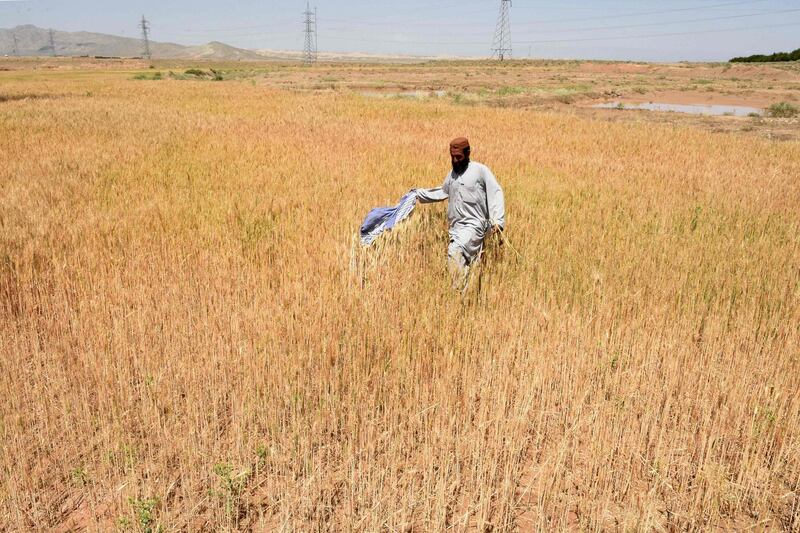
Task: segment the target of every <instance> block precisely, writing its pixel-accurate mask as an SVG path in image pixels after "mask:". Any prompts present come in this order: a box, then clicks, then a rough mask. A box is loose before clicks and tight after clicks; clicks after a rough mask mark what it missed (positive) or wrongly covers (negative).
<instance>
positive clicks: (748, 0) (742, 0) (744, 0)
mask: <svg viewBox="0 0 800 533" xmlns="http://www.w3.org/2000/svg"><path fill="white" fill-rule="evenodd" d="M769 1H770V0H738V1H736V2H725V3H722V4H712V5H701V6H694V7H679V8H673V9H662V10H659V11H634V12H632V13H617V14H613V15H597V16H594V17H580V18H568V19H567V18H565V19H550V20H539V21H536V22H522V23H518V24H517V26H535V25H539V24H552V23H558V22H585V21H588V20H606V19H619V18H631V17H643V16H646V15H665V14H667V13H682V12H686V11H704V10H706V9H716V8H719V7H732V6H741V5H745V4H763V3H764V2H769Z"/></svg>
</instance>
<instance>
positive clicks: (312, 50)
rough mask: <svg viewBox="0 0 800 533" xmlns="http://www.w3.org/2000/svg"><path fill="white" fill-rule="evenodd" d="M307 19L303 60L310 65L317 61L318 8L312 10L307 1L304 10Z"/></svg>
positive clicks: (304, 22)
mask: <svg viewBox="0 0 800 533" xmlns="http://www.w3.org/2000/svg"><path fill="white" fill-rule="evenodd" d="M303 15H305V17H306V18H305V20H304V21H303V25H304V26H305V29H304V30H303V33H305V46H304V47H303V62H304V63H305V64H306V65H310V64H312V63H315V62H316V61H317V8H316V7H315V8H314V11H311V6H309V5H308V2H306V10H305V11H304V12H303Z"/></svg>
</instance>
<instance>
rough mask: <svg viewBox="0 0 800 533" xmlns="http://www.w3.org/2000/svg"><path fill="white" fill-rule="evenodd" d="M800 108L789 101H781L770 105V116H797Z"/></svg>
mask: <svg viewBox="0 0 800 533" xmlns="http://www.w3.org/2000/svg"><path fill="white" fill-rule="evenodd" d="M798 113H800V109H798V108H797V106H793V105H792V104H790V103H789V102H779V103H777V104H772V105H771V106H769V116H771V117H777V118H791V117H795V116H797V114H798Z"/></svg>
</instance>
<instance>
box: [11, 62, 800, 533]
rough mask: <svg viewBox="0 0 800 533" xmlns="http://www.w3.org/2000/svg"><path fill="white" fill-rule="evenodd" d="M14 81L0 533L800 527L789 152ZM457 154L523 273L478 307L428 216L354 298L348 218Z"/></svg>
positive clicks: (182, 86)
mask: <svg viewBox="0 0 800 533" xmlns="http://www.w3.org/2000/svg"><path fill="white" fill-rule="evenodd" d="M2 90H3V91H4V93H7V95H11V96H12V97H11V98H8V99H7V100H6V101H4V102H2V103H0V156H1V157H2V162H3V163H2V165H0V187H2V194H0V227H1V231H0V345H2V347H3V355H2V357H0V415H2V418H0V437H2V445H1V446H2V447H1V448H0V465H1V467H2V472H3V476H2V479H0V528H1V529H9V530H30V529H34V528H36V529H44V528H48V527H61V528H62V530H64V529H67V528H68V527H87V528H89V529H91V530H108V529H110V528H120V529H127V530H139V531H147V530H150V531H155V530H157V529H158V528H159V527H163V528H164V530H166V531H173V530H199V529H206V530H248V529H254V530H263V529H279V530H286V531H291V530H314V531H334V530H335V531H343V530H356V531H399V530H411V529H413V530H415V531H416V530H419V531H441V530H444V529H447V528H452V529H454V530H462V529H466V528H470V529H472V528H475V529H478V530H482V531H488V530H491V529H494V530H498V531H506V530H510V529H514V528H515V527H517V528H519V529H522V530H531V529H543V530H544V529H546V530H554V529H556V530H558V529H575V528H581V529H591V530H615V529H619V530H676V529H705V528H710V527H720V528H734V527H736V528H743V527H751V526H754V527H760V528H768V529H785V530H790V531H791V530H795V531H796V530H797V529H798V527H800V397H799V396H798V390H800V360H799V358H800V246H799V245H800V237H798V236H799V235H800V214H799V213H800V182H798V176H800V145H798V144H797V143H794V142H785V143H774V142H768V141H763V140H758V139H752V138H744V137H737V136H733V135H719V134H717V135H715V134H711V133H707V132H702V131H698V130H694V129H690V128H679V127H671V126H665V125H657V124H645V123H643V124H614V123H606V122H600V121H592V120H588V119H586V118H581V117H578V116H570V115H558V114H548V113H541V112H532V111H520V110H514V109H497V108H486V107H463V106H457V105H453V104H450V103H447V102H445V101H436V100H431V101H422V102H416V101H403V100H386V101H384V100H375V99H367V98H363V97H359V96H357V95H335V94H330V95H313V94H295V93H289V92H280V91H275V90H264V89H263V88H259V87H255V86H252V85H250V84H248V83H241V82H222V83H204V82H180V81H172V80H167V81H153V82H148V81H133V80H129V79H119V78H113V77H105V75H103V74H102V73H98V74H96V75H94V76H93V75H91V74H89V73H75V74H74V77H70V76H66V75H65V76H64V77H63V79H60V80H57V81H56V80H51V81H37V80H36V79H35V78H28V79H24V78H19V79H14V80H11V79H9V80H8V81H6V82H4V83H3V85H2ZM20 94H36V95H38V96H39V97H38V98H36V99H33V98H21V99H20V98H15V97H13V95H20ZM45 96H46V97H45ZM459 134H466V135H468V136H469V137H470V138H471V139H472V141H473V144H474V146H475V150H474V153H475V159H477V160H480V161H483V162H486V163H488V164H489V165H490V166H491V167H492V168H493V169H494V170H495V172H496V174H497V175H498V177H499V178H500V180H501V183H502V184H503V185H504V187H505V190H506V195H507V198H508V211H509V216H508V219H509V236H510V238H511V240H512V242H513V244H514V246H515V248H516V249H518V250H519V251H520V252H521V253H522V254H523V255H524V256H525V260H519V259H517V258H516V257H515V256H514V255H513V254H509V253H508V252H505V253H502V252H501V251H499V250H497V249H496V248H495V249H492V250H490V257H489V260H488V262H487V265H486V270H485V272H484V276H483V285H482V288H481V292H480V293H477V294H473V295H472V297H471V298H470V299H468V301H467V302H466V303H462V302H461V300H460V299H459V298H458V297H457V296H455V295H454V294H452V292H451V291H450V290H449V289H448V283H447V281H446V272H445V269H444V254H445V247H446V227H445V219H444V210H443V206H442V205H436V206H423V207H422V208H420V210H419V211H418V212H417V213H416V214H415V215H414V219H413V221H412V222H411V223H410V225H409V226H408V227H407V228H406V231H404V232H403V234H402V236H400V237H401V239H398V242H397V243H396V244H397V245H396V246H385V247H384V249H383V251H382V253H381V256H380V257H379V258H378V260H377V261H376V266H374V268H371V269H370V271H369V273H368V275H367V280H366V286H365V288H363V289H362V288H360V283H359V281H360V280H359V279H357V276H354V275H353V274H352V273H351V271H350V264H349V263H350V245H351V242H352V241H351V239H352V235H353V232H354V230H355V229H356V227H357V225H358V223H359V222H360V219H361V217H362V216H363V215H364V213H365V212H366V211H367V210H368V209H369V208H371V207H373V206H375V205H377V204H385V203H390V202H391V201H393V200H396V199H397V198H398V197H399V196H400V195H401V194H402V193H403V192H404V191H406V190H407V189H409V188H411V187H412V186H433V185H435V184H437V183H438V182H440V181H441V179H442V178H443V177H444V174H445V172H446V170H447V159H446V146H447V141H448V140H449V139H450V138H451V137H453V136H455V135H459ZM400 241H402V242H400Z"/></svg>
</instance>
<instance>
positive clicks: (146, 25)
mask: <svg viewBox="0 0 800 533" xmlns="http://www.w3.org/2000/svg"><path fill="white" fill-rule="evenodd" d="M139 28H141V30H142V57H144V58H145V59H147V60H148V61H150V60H151V59H152V58H153V54H151V53H150V21H148V20H147V19H146V18H144V15H142V21H141V22H140V23H139Z"/></svg>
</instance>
